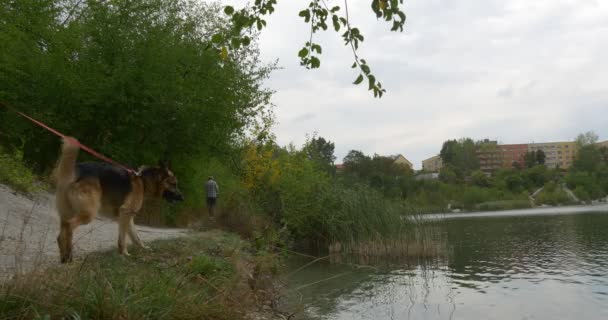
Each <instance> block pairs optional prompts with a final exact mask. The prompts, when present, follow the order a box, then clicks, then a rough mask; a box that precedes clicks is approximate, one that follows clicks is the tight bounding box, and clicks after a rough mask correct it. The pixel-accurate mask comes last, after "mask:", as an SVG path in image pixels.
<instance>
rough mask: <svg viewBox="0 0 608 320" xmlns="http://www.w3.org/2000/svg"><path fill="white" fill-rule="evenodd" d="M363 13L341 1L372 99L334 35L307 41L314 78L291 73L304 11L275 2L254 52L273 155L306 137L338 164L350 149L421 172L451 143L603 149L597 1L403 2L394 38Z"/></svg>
mask: <svg viewBox="0 0 608 320" xmlns="http://www.w3.org/2000/svg"><path fill="white" fill-rule="evenodd" d="M369 2H370V1H368V0H365V1H361V0H351V1H350V9H351V19H352V23H353V24H354V25H355V26H357V27H359V28H360V29H361V31H362V33H363V34H364V36H365V42H364V43H363V46H362V49H361V53H360V54H361V56H362V57H363V58H365V59H366V60H367V61H368V63H369V64H370V66H371V67H372V71H373V72H374V73H375V75H376V77H377V78H378V79H380V80H381V81H382V84H383V85H384V87H385V88H386V89H387V94H386V95H385V96H384V97H383V98H382V99H374V98H373V96H372V95H371V94H370V92H368V91H367V90H366V87H364V86H354V85H352V84H351V83H352V81H353V80H354V79H355V78H356V76H357V73H355V71H354V70H353V69H350V65H351V64H352V62H353V59H352V54H351V53H350V51H349V50H348V49H347V48H345V47H344V46H342V43H343V42H342V41H341V39H340V37H339V35H338V34H336V33H334V32H327V33H326V34H322V35H317V36H316V39H315V42H319V43H321V44H322V45H323V49H324V51H323V55H322V62H321V69H319V70H315V71H310V70H306V69H304V68H302V67H300V66H299V60H298V57H297V52H298V50H299V49H300V47H301V46H302V44H303V43H304V42H306V41H307V39H308V29H307V26H306V25H304V23H303V22H302V21H301V20H300V19H299V18H298V17H297V13H298V11H299V9H301V8H302V7H303V6H305V5H306V3H307V1H303V0H299V1H294V0H291V1H287V0H281V1H279V5H278V7H277V10H276V12H275V14H274V15H273V16H272V17H271V18H270V19H269V21H268V22H269V23H268V25H269V28H268V29H266V30H265V31H264V32H263V33H262V36H261V39H260V48H261V50H262V56H263V59H264V60H266V61H271V60H274V59H278V60H279V65H280V66H281V67H282V68H283V69H282V70H278V71H276V72H275V73H274V74H273V75H272V77H271V79H270V80H269V81H268V83H267V85H268V87H270V88H272V89H274V90H276V94H275V96H274V99H273V102H274V103H275V104H276V110H275V111H276V116H277V122H278V124H277V126H276V127H275V129H274V133H275V134H276V136H277V139H278V142H279V143H280V144H282V145H284V144H288V143H290V142H293V143H295V144H296V145H301V144H302V143H303V141H304V139H305V135H306V134H307V133H313V132H315V131H316V132H318V134H319V135H320V136H323V137H325V138H326V139H329V140H331V141H333V142H334V143H335V144H336V156H337V158H338V160H337V161H336V162H337V163H340V162H341V161H342V158H343V157H344V155H346V153H347V152H348V151H349V150H351V149H357V150H361V151H363V152H364V153H366V154H370V155H371V154H374V153H378V154H383V155H388V154H397V153H401V154H403V155H404V156H405V157H406V158H408V159H409V160H410V161H412V162H413V163H414V166H415V168H420V167H421V163H420V162H421V160H423V159H425V158H427V157H430V156H433V155H435V154H437V153H438V152H439V150H440V148H441V144H442V142H443V141H445V140H447V139H453V138H460V137H471V138H474V139H483V138H490V139H494V140H498V141H499V142H502V143H528V142H541V141H562V140H572V139H573V138H574V137H575V136H576V135H577V134H578V133H580V132H584V131H588V130H593V131H595V132H596V133H597V134H598V135H599V136H600V139H608V63H607V62H606V59H608V1H602V0H597V1H595V0H575V1H560V0H535V1H529V0H476V1H473V0H460V1H453V0H407V1H405V7H404V9H405V12H406V14H407V22H406V24H405V31H404V32H403V33H394V32H389V27H390V26H389V25H387V24H385V23H382V22H381V21H377V20H376V19H375V18H374V16H373V15H372V13H371V10H370V8H369ZM332 3H335V4H340V5H342V4H343V2H342V1H338V2H336V1H331V0H330V1H329V4H330V5H332Z"/></svg>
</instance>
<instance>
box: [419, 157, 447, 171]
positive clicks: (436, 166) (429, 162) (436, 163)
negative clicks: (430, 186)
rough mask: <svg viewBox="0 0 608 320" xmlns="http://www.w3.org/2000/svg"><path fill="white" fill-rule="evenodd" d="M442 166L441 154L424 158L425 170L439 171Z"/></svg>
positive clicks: (423, 167) (423, 165)
mask: <svg viewBox="0 0 608 320" xmlns="http://www.w3.org/2000/svg"><path fill="white" fill-rule="evenodd" d="M441 167H443V161H442V160H441V156H439V155H436V156H434V157H430V158H428V159H425V160H422V170H423V171H425V172H439V170H441Z"/></svg>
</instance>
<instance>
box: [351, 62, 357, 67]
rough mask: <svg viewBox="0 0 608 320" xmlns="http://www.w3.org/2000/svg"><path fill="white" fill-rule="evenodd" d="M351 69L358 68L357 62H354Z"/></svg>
mask: <svg viewBox="0 0 608 320" xmlns="http://www.w3.org/2000/svg"><path fill="white" fill-rule="evenodd" d="M350 67H351V68H353V69H354V68H356V67H357V61H355V62H353V65H352V66H350Z"/></svg>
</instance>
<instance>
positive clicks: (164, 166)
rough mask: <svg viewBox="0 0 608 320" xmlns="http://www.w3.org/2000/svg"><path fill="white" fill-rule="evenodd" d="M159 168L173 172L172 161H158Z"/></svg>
mask: <svg viewBox="0 0 608 320" xmlns="http://www.w3.org/2000/svg"><path fill="white" fill-rule="evenodd" d="M158 166H159V167H161V168H162V169H167V170H171V161H169V160H168V161H163V160H159V161H158Z"/></svg>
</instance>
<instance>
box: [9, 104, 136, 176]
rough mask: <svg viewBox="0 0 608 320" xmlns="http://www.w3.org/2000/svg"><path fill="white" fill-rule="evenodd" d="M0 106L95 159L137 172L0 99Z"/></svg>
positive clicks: (130, 171)
mask: <svg viewBox="0 0 608 320" xmlns="http://www.w3.org/2000/svg"><path fill="white" fill-rule="evenodd" d="M0 106H3V107H5V108H7V109H8V110H11V111H13V112H15V113H17V114H18V115H20V116H22V117H24V118H26V119H28V120H30V121H31V122H33V123H35V124H37V125H38V126H40V127H42V128H44V129H46V130H48V131H50V132H51V133H53V134H55V135H56V136H58V137H61V138H64V139H66V140H69V141H70V143H72V144H75V145H77V146H78V147H79V148H80V149H82V150H84V151H86V152H88V153H89V154H91V155H92V156H94V157H96V158H97V159H100V160H102V161H105V162H107V163H109V164H112V165H115V166H117V167H120V168H122V169H125V170H127V172H129V173H133V174H137V172H136V171H135V170H133V169H131V168H129V167H127V166H125V165H122V164H120V163H118V162H116V161H114V160H112V159H110V158H108V157H106V156H104V155H103V154H101V153H99V152H97V151H95V150H93V149H91V148H89V147H87V146H86V145H84V144H82V143H80V141H78V140H76V139H74V138H72V137H68V136H66V135H65V134H63V133H61V132H59V131H57V130H55V129H53V128H51V127H49V126H48V125H46V124H44V123H43V122H41V121H38V120H36V119H34V118H32V117H30V116H28V115H27V114H25V113H23V112H21V111H19V110H17V109H15V108H12V107H10V106H9V105H7V104H5V103H3V102H1V101H0Z"/></svg>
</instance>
